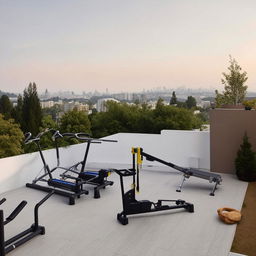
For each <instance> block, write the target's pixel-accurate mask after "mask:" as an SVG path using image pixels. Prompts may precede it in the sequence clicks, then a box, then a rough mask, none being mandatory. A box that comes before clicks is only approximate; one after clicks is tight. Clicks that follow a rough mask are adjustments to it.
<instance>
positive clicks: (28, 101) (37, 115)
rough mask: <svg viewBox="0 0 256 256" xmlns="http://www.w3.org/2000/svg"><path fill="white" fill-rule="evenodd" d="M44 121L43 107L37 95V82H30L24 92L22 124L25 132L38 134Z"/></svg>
mask: <svg viewBox="0 0 256 256" xmlns="http://www.w3.org/2000/svg"><path fill="white" fill-rule="evenodd" d="M41 123H42V109H41V105H40V100H39V98H38V95H37V89H36V84H35V83H33V84H31V83H30V84H29V86H28V88H26V89H25V90H24V93H23V104H22V124H21V128H22V130H23V132H31V133H32V134H33V135H36V134H37V133H38V132H39V127H40V126H41Z"/></svg>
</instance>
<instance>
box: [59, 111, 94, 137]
mask: <svg viewBox="0 0 256 256" xmlns="http://www.w3.org/2000/svg"><path fill="white" fill-rule="evenodd" d="M60 131H61V132H62V133H64V132H85V133H91V124H90V121H89V118H88V115H87V114H86V113H85V112H82V111H78V110H77V109H76V108H75V109H74V110H71V111H68V112H67V113H65V114H64V115H63V116H62V117H61V119H60Z"/></svg>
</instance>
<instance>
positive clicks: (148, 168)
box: [0, 131, 247, 256]
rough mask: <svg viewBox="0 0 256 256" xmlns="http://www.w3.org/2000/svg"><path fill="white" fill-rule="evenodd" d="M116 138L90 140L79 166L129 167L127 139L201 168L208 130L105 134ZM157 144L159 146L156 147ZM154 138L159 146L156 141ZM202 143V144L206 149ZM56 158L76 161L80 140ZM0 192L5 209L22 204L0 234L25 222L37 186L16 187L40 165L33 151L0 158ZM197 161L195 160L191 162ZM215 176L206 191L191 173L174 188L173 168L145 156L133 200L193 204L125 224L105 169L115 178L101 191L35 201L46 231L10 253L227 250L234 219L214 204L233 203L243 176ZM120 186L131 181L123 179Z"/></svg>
mask: <svg viewBox="0 0 256 256" xmlns="http://www.w3.org/2000/svg"><path fill="white" fill-rule="evenodd" d="M109 138H111V139H117V140H118V143H104V144H100V145H97V144H95V145H93V147H92V150H91V152H90V157H89V162H88V165H87V168H89V169H92V170H94V169H99V168H102V167H105V168H108V167H112V168H130V167H131V154H130V149H131V146H141V147H143V148H144V149H145V150H146V151H147V152H149V153H151V154H154V155H156V156H158V157H160V158H162V159H166V160H168V161H172V162H175V163H177V164H179V165H181V166H190V165H194V166H191V167H198V168H203V169H208V168H209V149H208V146H209V144H207V143H209V134H208V133H200V132H181V131H174V132H172V131H169V132H168V131H166V132H163V133H162V134H161V135H145V134H143V135H142V134H117V135H113V136H110V137H109ZM158 145H159V146H158ZM160 145H161V146H160ZM207 149H208V150H207ZM45 153H46V154H45V155H46V158H47V160H48V161H49V163H50V165H54V151H52V150H48V151H46V152H45ZM61 153H62V154H61V155H62V156H63V157H62V158H61V159H62V165H65V166H70V165H72V163H74V162H76V161H79V160H81V158H82V156H83V154H84V145H82V144H80V145H75V146H72V147H69V148H66V149H62V152H61ZM0 164H1V166H2V167H4V168H3V169H4V171H3V175H2V174H1V178H0V184H1V192H2V194H1V195H0V197H1V198H2V197H6V198H7V202H5V203H4V204H3V205H2V206H1V207H2V208H3V209H4V211H5V214H6V215H8V214H9V213H10V211H11V210H12V209H13V208H14V207H15V206H16V205H17V204H18V203H19V202H20V201H21V200H24V199H25V200H27V201H28V205H27V207H25V208H24V210H23V211H22V212H21V213H20V215H19V216H18V217H17V218H16V219H15V220H14V221H13V222H11V223H9V224H8V226H7V228H6V237H7V238H8V237H9V236H12V235H14V234H16V233H17V232H20V231H22V230H24V229H26V228H27V227H28V226H30V225H31V224H32V222H33V207H34V205H35V204H36V203H37V202H38V201H40V199H41V198H43V197H44V195H45V193H44V192H42V191H37V190H33V189H29V188H26V187H24V184H25V183H26V182H30V181H31V180H32V179H33V178H34V176H35V175H36V174H37V173H38V172H39V170H40V169H41V168H42V164H41V162H40V159H39V158H38V155H37V154H35V153H33V154H28V155H23V156H18V157H12V158H6V159H1V160H0ZM196 165H197V166H196ZM222 178H223V183H222V185H220V186H218V189H217V191H216V194H215V196H214V197H212V196H209V192H210V190H211V187H212V185H211V184H210V183H209V182H208V181H206V180H202V179H198V178H194V177H191V178H190V179H189V180H188V181H186V184H185V185H184V188H183V190H182V192H181V193H177V192H175V190H176V188H177V186H178V185H179V183H180V181H181V179H182V175H181V173H179V172H177V171H175V170H173V169H171V168H168V167H165V166H161V165H160V164H158V165H157V164H155V163H154V162H153V163H151V162H147V161H145V162H144V164H143V168H142V171H141V179H140V183H141V192H140V193H139V194H138V195H137V198H138V199H148V200H151V201H157V200H158V199H183V200H186V201H187V202H191V203H193V204H194V207H195V212H194V213H189V212H187V211H184V210H183V209H177V210H171V211H164V212H158V213H153V214H152V213H151V214H140V215H136V216H129V217H128V218H129V224H128V225H126V226H123V225H121V224H120V223H118V221H117V219H116V215H117V213H118V212H120V211H121V210H122V202H121V191H120V184H119V177H118V175H116V174H115V173H113V174H112V175H111V176H110V177H109V179H110V180H113V181H114V182H115V183H114V185H113V186H112V187H107V188H106V189H105V190H102V191H101V198H100V199H94V198H93V190H92V188H90V186H87V188H88V189H89V190H90V193H89V195H83V196H81V198H80V199H78V200H76V204H75V205H72V206H70V205H68V203H67V198H64V197H61V196H58V195H54V196H52V197H51V198H50V199H49V200H48V201H47V202H45V204H44V205H43V206H42V207H41V209H40V212H39V215H40V224H41V225H43V226H45V227H46V234H45V235H44V236H38V237H37V238H35V239H33V240H31V241H29V242H28V243H27V244H25V245H23V246H21V247H19V248H17V249H16V250H14V251H13V252H11V253H10V255H14V256H15V255H19V256H23V255H24V256H25V255H26V256H30V255H31V256H32V255H33V256H34V255H37V256H41V255H56V256H61V255H70V256H73V255H74V256H75V255H90V256H93V255H97V256H98V255H104V256H108V255H109V256H128V255H129V256H135V255H136V256H137V255H147V256H151V255H152V256H153V255H158V256H162V255H163V256H165V255H168V256H169V255H177V256H183V255H184V256H187V255H195V256H210V255H212V256H228V255H229V252H230V248H231V245H232V241H233V237H234V233H235V229H236V225H225V224H223V223H222V222H221V221H220V220H219V219H218V216H217V209H218V208H220V207H224V206H229V207H232V208H236V209H241V206H242V203H243V199H244V195H245V192H246V188H247V183H245V182H241V181H238V180H237V179H236V177H234V176H233V175H230V174H222ZM124 181H125V184H126V187H127V189H128V188H129V185H130V184H131V180H130V179H129V177H128V178H125V180H124Z"/></svg>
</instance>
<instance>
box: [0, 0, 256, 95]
mask: <svg viewBox="0 0 256 256" xmlns="http://www.w3.org/2000/svg"><path fill="white" fill-rule="evenodd" d="M0 36H1V39H0V90H3V91H8V92H22V91H23V90H24V88H25V87H27V86H28V84H29V82H35V83H36V84H37V86H38V90H39V91H44V90H45V89H46V88H47V89H48V90H49V91H58V90H62V91H66V90H72V91H75V92H82V91H86V92H87V91H93V90H98V91H105V90H106V88H108V90H109V91H111V92H117V91H141V90H143V89H151V88H155V87H163V86H165V87H166V88H176V87H180V86H186V87H188V88H206V89H209V88H212V89H213V90H214V89H219V90H222V89H223V86H222V85H221V78H222V72H226V71H227V67H228V65H229V55H232V57H234V58H235V59H236V60H237V61H238V63H239V65H240V66H241V67H242V69H243V70H244V71H246V72H247V73H248V77H249V79H248V82H247V85H248V87H249V88H248V90H250V91H256V72H255V70H256V1H255V0H251V1H249V0H244V1H241V0H239V1H237V0H215V1H211V0H198V1H196V0H72V1H70V0H43V1H42V0H0Z"/></svg>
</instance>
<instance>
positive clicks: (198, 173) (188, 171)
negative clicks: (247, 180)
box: [140, 148, 222, 196]
mask: <svg viewBox="0 0 256 256" xmlns="http://www.w3.org/2000/svg"><path fill="white" fill-rule="evenodd" d="M140 150H141V155H142V157H143V156H144V157H145V158H146V160H148V161H157V162H159V163H162V164H164V165H167V166H169V167H171V168H174V169H176V170H178V171H180V172H182V173H183V179H182V181H181V184H180V185H179V187H178V189H177V190H176V191H177V192H181V189H182V187H183V184H184V182H185V180H186V179H188V178H189V177H190V176H194V177H196V178H200V179H205V180H208V181H209V182H210V183H214V186H213V188H212V191H211V193H210V195H211V196H214V193H215V190H216V189H217V185H220V184H221V182H222V178H221V175H220V174H217V173H214V172H207V171H203V170H199V169H195V168H184V167H180V166H178V165H175V164H173V163H171V162H166V161H164V160H162V159H159V158H157V157H155V156H152V155H150V154H147V153H145V152H144V151H143V149H142V148H140Z"/></svg>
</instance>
